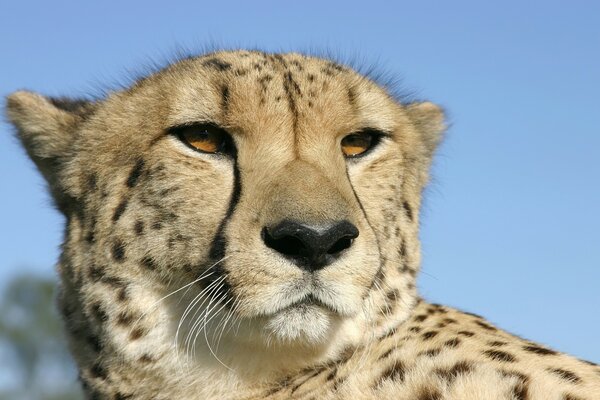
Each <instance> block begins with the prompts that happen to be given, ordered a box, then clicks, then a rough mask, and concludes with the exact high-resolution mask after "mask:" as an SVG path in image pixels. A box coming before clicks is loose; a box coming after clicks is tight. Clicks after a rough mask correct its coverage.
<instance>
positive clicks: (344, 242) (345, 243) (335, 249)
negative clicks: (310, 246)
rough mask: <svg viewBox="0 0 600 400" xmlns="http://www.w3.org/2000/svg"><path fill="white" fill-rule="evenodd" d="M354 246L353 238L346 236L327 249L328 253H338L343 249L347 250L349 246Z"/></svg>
mask: <svg viewBox="0 0 600 400" xmlns="http://www.w3.org/2000/svg"><path fill="white" fill-rule="evenodd" d="M350 246H352V238H349V237H344V238H341V239H340V240H338V241H337V242H335V243H334V244H333V246H331V247H330V248H329V250H327V254H331V255H334V254H337V253H339V252H341V251H344V250H346V249H347V248H348V247H350Z"/></svg>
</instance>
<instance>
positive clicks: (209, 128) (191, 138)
mask: <svg viewBox="0 0 600 400" xmlns="http://www.w3.org/2000/svg"><path fill="white" fill-rule="evenodd" d="M169 131H170V133H172V134H174V135H175V136H177V137H178V138H179V140H181V141H182V142H183V143H184V144H185V145H187V146H188V147H190V148H192V149H193V150H196V151H199V152H201V153H209V154H215V153H223V154H227V153H229V152H230V151H231V149H232V141H231V137H230V136H229V134H227V132H226V131H225V130H223V129H221V128H219V127H218V126H215V125H213V124H194V125H184V126H179V127H175V128H171V129H170V130H169Z"/></svg>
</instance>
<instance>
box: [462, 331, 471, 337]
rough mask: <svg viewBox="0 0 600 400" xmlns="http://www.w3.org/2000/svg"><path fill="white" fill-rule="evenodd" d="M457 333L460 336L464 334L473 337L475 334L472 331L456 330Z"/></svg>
mask: <svg viewBox="0 0 600 400" xmlns="http://www.w3.org/2000/svg"><path fill="white" fill-rule="evenodd" d="M458 334H459V335H462V336H466V337H473V336H475V334H474V333H473V332H470V331H458Z"/></svg>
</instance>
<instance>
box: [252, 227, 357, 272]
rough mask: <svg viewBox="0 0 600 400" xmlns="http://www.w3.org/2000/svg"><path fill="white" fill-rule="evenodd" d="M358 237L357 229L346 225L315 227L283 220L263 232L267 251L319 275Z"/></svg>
mask: <svg viewBox="0 0 600 400" xmlns="http://www.w3.org/2000/svg"><path fill="white" fill-rule="evenodd" d="M357 236H358V228H356V226H354V225H353V224H352V223H350V222H349V221H336V222H334V223H331V224H328V225H326V226H322V225H320V226H317V225H307V224H302V223H299V222H295V221H290V220H284V221H282V222H280V223H279V224H277V225H275V226H274V227H265V228H263V230H262V239H263V241H264V242H265V244H266V245H267V247H270V248H271V249H273V250H275V251H276V252H278V253H280V254H282V255H283V256H284V257H286V258H287V259H289V260H291V261H293V262H294V263H295V264H296V265H297V266H298V267H299V268H301V269H303V270H306V271H308V272H315V271H318V270H320V269H321V268H323V267H326V266H327V265H329V264H331V263H332V262H334V261H335V260H336V259H338V258H339V257H340V255H341V254H342V253H343V252H344V250H346V249H348V248H349V247H350V246H352V242H353V240H354V239H355V238H356V237H357Z"/></svg>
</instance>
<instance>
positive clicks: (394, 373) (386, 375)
mask: <svg viewBox="0 0 600 400" xmlns="http://www.w3.org/2000/svg"><path fill="white" fill-rule="evenodd" d="M405 374H406V368H405V367H404V364H403V363H402V362H400V361H395V362H394V364H393V365H392V366H391V367H389V368H388V369H386V370H385V371H384V372H383V374H381V376H380V377H379V379H378V381H377V385H379V384H381V383H382V382H383V381H385V380H388V379H389V380H392V381H403V380H404V375H405Z"/></svg>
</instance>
